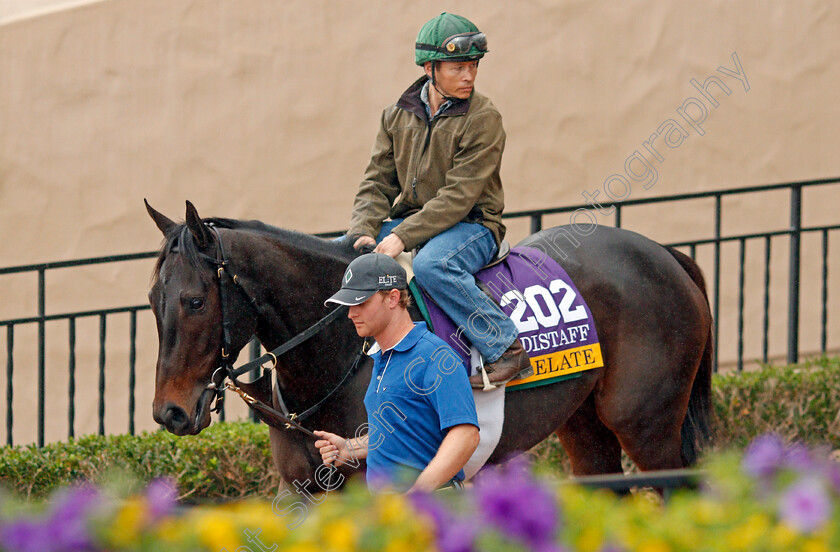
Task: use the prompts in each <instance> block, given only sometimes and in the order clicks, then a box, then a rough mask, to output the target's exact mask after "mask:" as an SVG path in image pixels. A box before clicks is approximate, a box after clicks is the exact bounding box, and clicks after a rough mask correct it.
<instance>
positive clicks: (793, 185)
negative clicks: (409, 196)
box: [0, 178, 840, 446]
mask: <svg viewBox="0 0 840 552" xmlns="http://www.w3.org/2000/svg"><path fill="white" fill-rule="evenodd" d="M838 184H840V178H834V179H824V180H813V181H803V182H790V183H783V184H773V185H766V186H754V187H748V188H736V189H728V190H718V191H712V192H700V193H692V194H680V195H670V196H659V197H651V198H644V199H634V200H627V201H622V202H615V203H609V202H605V203H602V204H601V205H600V208H601V209H603V210H609V209H611V208H613V207H614V211H613V212H612V213H611V216H612V217H613V220H612V221H611V222H612V223H613V224H614V225H615V226H619V227H620V226H622V217H626V216H627V213H628V212H630V210H632V209H633V208H636V207H639V206H643V205H653V204H675V203H680V202H685V201H691V200H710V201H713V202H714V217H713V220H711V221H709V222H708V224H709V226H710V232H709V234H708V237H705V238H702V239H695V240H691V241H682V242H678V243H671V244H669V245H673V246H675V247H678V248H681V249H683V250H686V251H687V253H688V254H690V255H691V256H692V258H696V257H697V255H698V252H699V251H700V250H702V249H703V248H707V247H708V248H712V264H713V266H712V267H711V270H709V269H708V267H704V271H705V272H706V274H707V277H708V275H709V274H710V273H711V274H712V278H711V282H710V283H711V290H710V291H711V302H712V309H713V314H714V318H715V320H716V321H717V320H720V314H721V293H720V289H721V276H722V273H723V271H722V264H721V249H722V246H723V244H726V243H729V242H736V243H738V247H739V249H738V268H737V271H738V272H737V273H738V301H737V305H735V308H736V309H737V329H738V345H737V368H738V369H739V370H741V369H742V368H743V366H744V339H743V337H744V325H745V322H746V321H745V319H744V298H745V257H746V250H747V244H748V243H752V242H758V243H761V244H762V246H763V258H764V266H763V270H764V278H763V282H764V284H763V294H764V295H763V318H762V357H761V358H762V360H763V361H764V362H767V360H768V339H769V338H768V334H769V332H768V328H769V321H770V316H771V310H770V292H769V290H770V264H771V256H772V255H773V251H774V249H773V247H772V245H773V241H774V240H773V238H775V237H780V236H787V237H788V238H789V246H788V248H787V251H786V253H787V254H788V260H789V262H788V271H787V272H788V274H787V277H788V286H787V290H788V293H787V295H788V297H787V303H788V310H787V360H788V362H791V363H793V362H796V361H797V360H798V359H799V341H800V340H799V328H800V320H799V317H800V304H799V301H800V271H801V269H800V265H801V262H802V257H801V251H802V236H803V235H806V234H812V233H814V234H817V235H819V236H820V237H821V244H822V248H821V253H822V254H821V263H822V264H821V267H822V271H821V309H820V320H819V321H818V324H819V328H820V335H821V343H820V346H821V351H822V352H823V353H825V352H826V351H828V350H829V349H828V347H829V343H828V320H829V310H830V309H829V301H828V292H829V285H828V282H829V279H828V274H829V273H828V269H829V235H830V233H832V232H835V231H837V230H838V229H840V213H835V214H836V215H837V221H836V222H837V223H836V224H830V225H822V226H803V220H802V206H803V194H804V193H805V191H806V190H808V189H811V188H815V187H821V186H830V185H838ZM779 190H782V191H784V190H788V191H789V194H790V196H789V209H788V212H789V215H790V224H789V226H787V227H784V228H778V229H775V230H771V231H766V232H756V233H748V234H737V235H723V234H722V231H721V229H722V221H723V216H724V213H723V199H724V198H726V197H728V196H742V195H749V194H758V193H762V192H771V191H779ZM591 207H592V206H591V205H574V206H569V207H558V208H551V209H539V210H529V211H519V212H511V213H506V214H505V215H504V216H505V218H506V219H523V218H524V219H526V220H527V219H529V220H530V231H531V232H532V233H533V232H537V231H539V230H540V229H541V228H542V226H543V222H544V220H545V219H546V218H551V217H552V216H554V215H561V214H564V213H574V212H576V211H578V210H580V209H591ZM555 218H556V217H555ZM340 234H341V232H330V233H324V234H319V235H321V236H323V237H333V236H337V235H340ZM776 241H778V240H776ZM155 256H156V252H146V253H137V254H131V255H118V256H108V257H97V258H89V259H79V260H73V261H64V262H55V263H42V264H33V265H26V266H15V267H8V268H0V277H2V276H5V275H11V274H32V275H35V276H36V277H37V314H35V315H33V316H28V317H19V318H12V319H7V320H0V327H5V329H6V357H7V358H6V374H5V375H6V443H7V444H10V445H11V444H12V443H13V439H12V430H13V424H14V408H13V406H14V398H15V389H14V386H13V375H14V371H15V368H16V367H15V358H14V351H15V349H16V346H17V345H16V343H15V329H16V328H18V327H20V326H32V325H35V326H36V327H37V393H36V394H37V398H36V401H37V439H36V443H37V444H38V446H43V445H44V421H45V418H44V406H45V394H46V393H45V390H46V385H47V382H46V381H45V365H46V361H47V360H46V352H45V343H46V331H45V328H46V323H47V322H51V321H66V323H67V328H68V346H69V354H68V359H67V369H68V378H69V379H68V389H67V392H68V431H67V436H68V437H73V436H74V435H75V431H74V425H75V404H76V400H77V398H76V324H77V321H79V320H81V319H89V318H93V319H97V318H98V321H99V355H98V389H97V391H98V394H97V400H98V432H99V434H104V433H105V374H106V371H105V367H106V358H107V356H106V345H105V343H106V333H107V327H108V320H109V317H113V316H116V315H125V314H127V315H128V316H129V334H128V336H127V338H128V342H129V356H128V390H127V391H128V428H127V429H128V432H129V433H130V434H134V432H135V384H136V336H137V314H138V312H140V311H144V310H147V309H149V306H148V305H145V304H144V305H136V306H128V307H118V308H109V309H99V310H88V311H78V312H68V313H62V314H47V305H46V292H45V290H46V279H47V274H48V273H49V272H50V271H53V270H55V269H60V268H69V267H81V266H88V265H96V264H104V263H121V262H126V261H136V260H141V259H150V258H153V257H155ZM701 265H702V263H701ZM715 332H716V334H715V340H716V342H719V340H718V338H719V329H717V324H716V330H715ZM834 345H835V346H836V345H838V344H834ZM250 354H251V357H252V358H255V357H256V356H258V355H259V344H257V343H256V342H254V343H253V344H252V346H251V348H250ZM717 361H718V358H717V349H716V355H715V366H716V367H717V364H718V363H717Z"/></svg>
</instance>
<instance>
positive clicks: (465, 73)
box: [424, 61, 478, 100]
mask: <svg viewBox="0 0 840 552" xmlns="http://www.w3.org/2000/svg"><path fill="white" fill-rule="evenodd" d="M424 68H425V70H426V75H427V76H428V77H429V78H432V64H431V62H426V64H425V65H424ZM476 73H478V61H438V62H436V63H435V84H436V86H437V88H438V90H440V91H441V93H443V94H444V95H445V96H449V97H450V98H458V99H460V100H465V99H467V98H469V97H470V94H472V91H473V88H474V87H475V76H476Z"/></svg>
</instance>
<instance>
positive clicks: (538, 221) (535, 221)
mask: <svg viewBox="0 0 840 552" xmlns="http://www.w3.org/2000/svg"><path fill="white" fill-rule="evenodd" d="M540 230H542V215H540V214H537V215H531V233H532V234H536V233H537V232H539V231H540Z"/></svg>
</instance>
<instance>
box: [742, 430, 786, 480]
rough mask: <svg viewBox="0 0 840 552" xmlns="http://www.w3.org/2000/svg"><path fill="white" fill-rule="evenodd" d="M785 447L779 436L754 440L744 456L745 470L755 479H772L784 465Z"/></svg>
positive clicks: (770, 435) (768, 436)
mask: <svg viewBox="0 0 840 552" xmlns="http://www.w3.org/2000/svg"><path fill="white" fill-rule="evenodd" d="M784 457H785V445H784V443H783V442H782V440H781V438H779V436H778V435H773V434H768V435H762V436H761V437H759V438H757V439H756V440H754V441H753V442H752V443H751V444H750V446H749V448H747V452H746V454H744V459H743V462H742V464H743V467H744V470H745V471H746V472H747V473H749V474H750V475H753V476H755V477H762V478H763V477H770V476H772V475H773V474H774V473H776V470H778V469H779V467H780V466H781V465H782V461H783V460H784Z"/></svg>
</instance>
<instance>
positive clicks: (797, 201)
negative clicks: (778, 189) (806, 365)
mask: <svg viewBox="0 0 840 552" xmlns="http://www.w3.org/2000/svg"><path fill="white" fill-rule="evenodd" d="M801 238H802V186H801V185H799V184H794V185H793V186H791V188H790V271H789V276H788V283H789V285H788V356H787V361H788V364H796V363H797V362H798V361H799V253H800V245H801V243H800V242H801Z"/></svg>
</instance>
